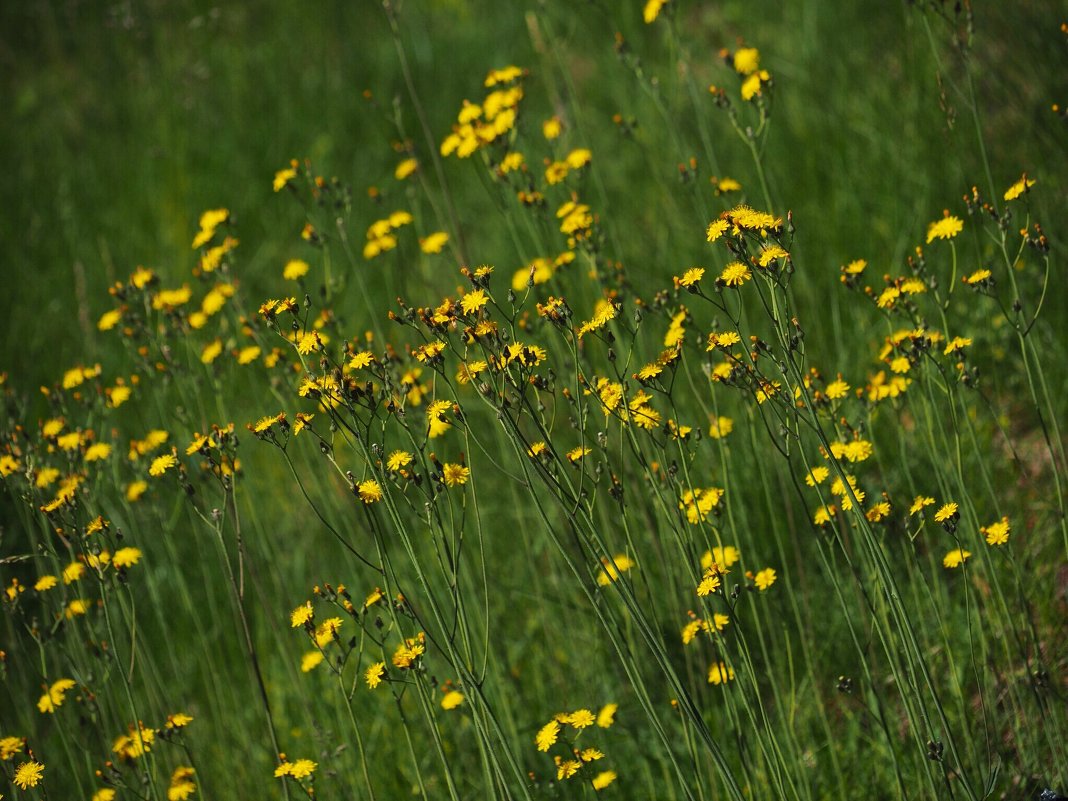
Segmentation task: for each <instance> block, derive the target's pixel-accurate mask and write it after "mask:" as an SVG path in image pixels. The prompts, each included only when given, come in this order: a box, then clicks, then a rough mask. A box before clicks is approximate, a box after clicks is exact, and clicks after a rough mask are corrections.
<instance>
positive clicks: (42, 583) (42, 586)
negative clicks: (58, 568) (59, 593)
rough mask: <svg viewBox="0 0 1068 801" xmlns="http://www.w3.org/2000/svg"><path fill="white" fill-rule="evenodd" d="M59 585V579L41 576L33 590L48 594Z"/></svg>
mask: <svg viewBox="0 0 1068 801" xmlns="http://www.w3.org/2000/svg"><path fill="white" fill-rule="evenodd" d="M57 584H59V579H57V578H56V577H55V576H41V577H40V578H39V579H37V583H36V584H34V585H33V588H34V589H35V590H36V591H37V592H47V591H48V590H50V589H52V588H53V587H55V586H56V585H57Z"/></svg>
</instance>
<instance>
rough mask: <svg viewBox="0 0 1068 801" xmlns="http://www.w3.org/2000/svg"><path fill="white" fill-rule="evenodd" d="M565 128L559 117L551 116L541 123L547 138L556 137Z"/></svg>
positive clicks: (542, 130) (543, 134) (542, 131)
mask: <svg viewBox="0 0 1068 801" xmlns="http://www.w3.org/2000/svg"><path fill="white" fill-rule="evenodd" d="M562 130H563V124H562V123H561V122H560V118H559V117H550V118H549V119H547V120H546V121H545V122H543V123H542V124H541V133H542V136H544V137H545V138H546V139H556V138H557V137H558V136H559V135H560V132H561V131H562Z"/></svg>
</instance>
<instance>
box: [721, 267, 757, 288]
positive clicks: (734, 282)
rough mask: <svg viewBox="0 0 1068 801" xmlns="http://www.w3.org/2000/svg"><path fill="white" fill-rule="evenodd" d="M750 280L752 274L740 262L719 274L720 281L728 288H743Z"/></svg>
mask: <svg viewBox="0 0 1068 801" xmlns="http://www.w3.org/2000/svg"><path fill="white" fill-rule="evenodd" d="M750 278H752V273H750V272H749V268H748V267H746V266H745V265H744V264H742V263H741V262H740V261H734V262H731V263H730V264H728V265H727V266H726V267H724V268H723V272H721V273H720V274H719V280H720V281H722V282H723V283H724V284H726V285H727V286H741V285H742V284H744V283H745V282H746V281H748V280H749V279H750Z"/></svg>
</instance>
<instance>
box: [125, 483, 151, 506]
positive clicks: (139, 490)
mask: <svg viewBox="0 0 1068 801" xmlns="http://www.w3.org/2000/svg"><path fill="white" fill-rule="evenodd" d="M146 490H148V482H147V481H140V480H138V481H131V482H130V483H129V484H127V485H126V500H128V501H129V502H130V503H133V502H135V501H137V500H139V499H140V498H141V496H142V495H144V494H145V491H146Z"/></svg>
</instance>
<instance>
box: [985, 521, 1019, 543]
mask: <svg viewBox="0 0 1068 801" xmlns="http://www.w3.org/2000/svg"><path fill="white" fill-rule="evenodd" d="M1011 531H1012V526H1011V525H1010V523H1009V518H1007V517H1003V518H1001V520H999V521H997V522H996V523H991V524H990V525H989V526H983V527H981V528H980V529H979V533H980V534H982V535H983V536H984V537H985V538H986V544H987V545H1004V544H1005V543H1006V542H1008V541H1009V534H1010V533H1011Z"/></svg>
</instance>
